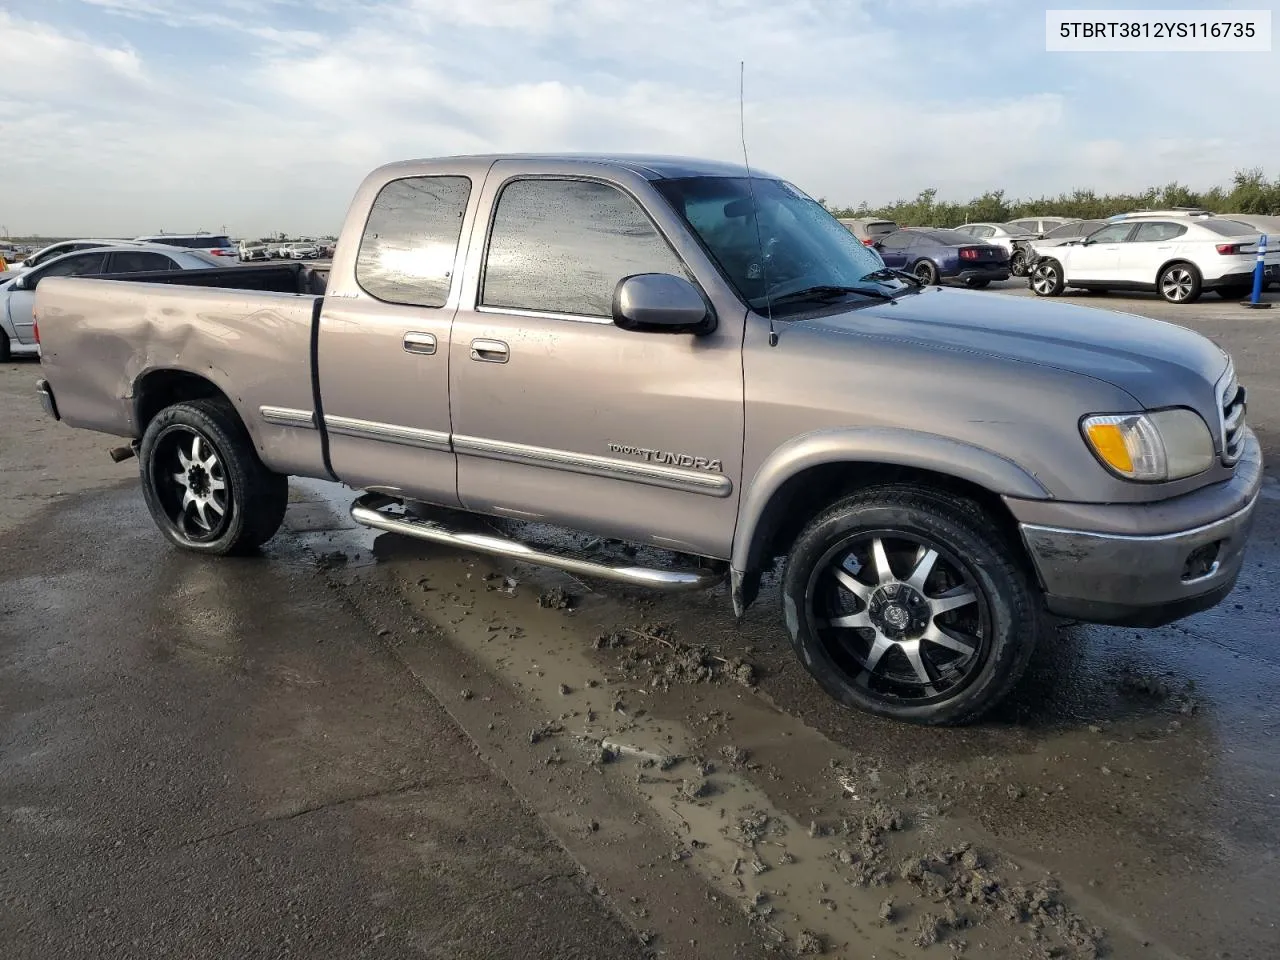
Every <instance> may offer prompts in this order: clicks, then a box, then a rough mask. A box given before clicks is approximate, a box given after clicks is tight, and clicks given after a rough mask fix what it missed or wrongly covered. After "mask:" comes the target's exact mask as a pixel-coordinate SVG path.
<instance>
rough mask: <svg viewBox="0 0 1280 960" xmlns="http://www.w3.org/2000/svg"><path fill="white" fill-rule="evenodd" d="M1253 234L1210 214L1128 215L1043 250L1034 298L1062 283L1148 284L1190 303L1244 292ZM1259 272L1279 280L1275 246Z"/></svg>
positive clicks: (1034, 271)
mask: <svg viewBox="0 0 1280 960" xmlns="http://www.w3.org/2000/svg"><path fill="white" fill-rule="evenodd" d="M1258 239H1259V237H1258V233H1257V231H1254V230H1251V229H1249V228H1247V227H1245V226H1244V225H1243V224H1240V223H1236V222H1234V221H1232V220H1226V219H1220V218H1216V217H1209V218H1196V219H1192V218H1189V217H1178V216H1172V217H1162V216H1147V217H1129V218H1126V219H1124V220H1120V221H1117V222H1114V223H1108V224H1107V225H1106V226H1104V227H1102V228H1101V229H1100V230H1095V231H1094V232H1093V233H1091V234H1089V236H1087V237H1085V238H1083V239H1081V240H1074V241H1069V242H1067V243H1064V244H1062V245H1061V246H1058V247H1055V248H1053V249H1049V250H1045V251H1044V253H1043V254H1042V255H1040V256H1038V258H1037V259H1036V260H1035V262H1034V263H1033V264H1032V265H1031V280H1030V285H1031V289H1032V291H1033V292H1034V293H1035V294H1036V295H1037V296H1040V297H1056V296H1058V295H1059V294H1060V293H1062V291H1063V290H1065V289H1067V288H1068V287H1078V288H1080V289H1083V290H1093V291H1099V292H1104V291H1107V290H1154V291H1155V292H1157V293H1159V294H1160V296H1161V297H1163V298H1164V299H1165V300H1167V301H1168V302H1170V303H1194V302H1195V301H1196V300H1198V299H1199V298H1200V294H1201V293H1202V292H1203V291H1205V290H1214V291H1217V293H1218V295H1219V296H1221V297H1223V298H1224V299H1227V300H1235V299H1240V298H1243V297H1244V296H1246V295H1247V294H1248V293H1249V290H1250V288H1251V285H1252V281H1253V269H1254V263H1255V262H1256V260H1257V254H1258ZM1264 269H1265V272H1266V278H1267V279H1268V280H1269V281H1272V282H1274V281H1275V280H1280V249H1278V250H1276V251H1274V252H1269V253H1268V254H1267V258H1266V265H1265V267H1264Z"/></svg>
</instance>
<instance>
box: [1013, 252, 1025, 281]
mask: <svg viewBox="0 0 1280 960" xmlns="http://www.w3.org/2000/svg"><path fill="white" fill-rule="evenodd" d="M1009 272H1010V273H1011V274H1012V275H1013V276H1015V277H1025V276H1026V275H1027V253H1026V251H1025V250H1015V251H1013V256H1011V257H1010V258H1009Z"/></svg>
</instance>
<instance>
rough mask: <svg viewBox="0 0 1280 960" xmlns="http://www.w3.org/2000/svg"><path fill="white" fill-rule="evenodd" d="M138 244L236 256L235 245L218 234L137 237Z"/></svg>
mask: <svg viewBox="0 0 1280 960" xmlns="http://www.w3.org/2000/svg"><path fill="white" fill-rule="evenodd" d="M137 241H138V242H139V243H163V244H164V245H165V246H168V247H183V248H184V249H187V250H200V251H202V252H204V253H207V254H209V255H210V256H214V257H234V256H237V255H238V250H237V249H236V245H235V244H234V243H232V242H231V238H230V237H228V236H226V235H224V234H218V233H162V234H159V235H158V236H154V237H138V238H137Z"/></svg>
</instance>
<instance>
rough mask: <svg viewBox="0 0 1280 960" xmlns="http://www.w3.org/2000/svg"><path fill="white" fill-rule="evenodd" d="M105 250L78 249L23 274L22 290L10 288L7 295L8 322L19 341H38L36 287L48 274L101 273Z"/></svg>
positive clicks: (78, 274) (50, 275)
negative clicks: (36, 332)
mask: <svg viewBox="0 0 1280 960" xmlns="http://www.w3.org/2000/svg"><path fill="white" fill-rule="evenodd" d="M105 260H106V254H103V253H75V254H70V255H68V256H64V257H62V258H61V259H59V260H56V261H54V262H52V263H50V264H49V265H48V266H45V267H38V268H37V269H35V270H32V271H30V272H29V273H26V274H24V275H23V277H22V286H23V289H21V290H13V289H12V288H10V292H9V296H8V297H7V298H6V301H7V303H6V306H7V308H8V310H9V322H10V323H11V324H13V332H14V335H15V336H16V337H17V338H18V342H19V343H35V342H36V338H35V329H34V328H35V315H34V312H33V311H34V308H35V302H36V287H37V286H38V285H39V283H40V281H42V280H44V279H45V278H46V277H83V276H87V275H89V274H94V273H102V272H104V271H103V269H102V266H103V262H104V261H105Z"/></svg>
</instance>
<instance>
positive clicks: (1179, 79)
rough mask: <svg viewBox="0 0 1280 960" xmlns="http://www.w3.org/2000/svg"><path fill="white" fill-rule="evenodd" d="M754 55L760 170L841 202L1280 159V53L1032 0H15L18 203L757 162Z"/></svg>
mask: <svg viewBox="0 0 1280 960" xmlns="http://www.w3.org/2000/svg"><path fill="white" fill-rule="evenodd" d="M996 38H999V39H998V41H997V39H996ZM740 61H745V62H746V109H745V119H746V132H747V137H748V143H749V145H750V148H751V159H752V162H753V165H756V166H758V167H760V168H761V169H764V170H769V171H772V172H775V173H777V174H780V175H783V176H786V177H787V178H788V179H790V180H793V181H794V182H796V183H797V184H798V185H800V186H801V187H802V188H804V189H805V190H806V191H808V192H809V193H811V194H813V195H814V196H823V197H825V198H826V199H827V200H829V201H831V202H834V203H848V204H857V203H858V202H859V201H862V200H867V201H869V202H871V203H878V202H883V201H887V200H891V199H894V198H897V197H900V196H914V195H915V194H916V193H918V192H919V191H920V190H922V189H924V188H925V187H930V186H932V187H936V188H938V190H939V194H940V196H942V197H943V198H947V199H964V198H967V197H969V196H971V195H973V194H975V193H979V192H981V191H983V190H988V189H1000V188H1003V189H1005V190H1006V193H1008V194H1012V195H1026V194H1032V195H1039V194H1042V193H1052V192H1057V191H1060V190H1069V189H1072V188H1074V187H1093V188H1096V189H1119V188H1125V189H1127V188H1134V187H1140V186H1145V185H1148V184H1149V183H1152V182H1155V183H1161V182H1165V181H1168V180H1174V179H1177V180H1181V181H1182V182H1185V183H1190V184H1192V185H1196V186H1208V185H1210V184H1211V183H1216V182H1221V181H1223V180H1225V179H1227V178H1228V177H1229V176H1230V174H1231V172H1232V170H1233V169H1234V168H1235V167H1246V166H1255V165H1263V166H1267V165H1268V164H1269V163H1270V162H1271V161H1272V160H1273V158H1280V131H1278V130H1277V129H1276V128H1275V126H1274V125H1268V124H1265V123H1262V122H1260V121H1259V120H1258V118H1257V117H1256V116H1255V114H1256V113H1257V109H1256V107H1255V104H1254V100H1255V99H1256V98H1254V97H1253V96H1252V95H1251V93H1250V91H1252V90H1254V89H1268V88H1271V87H1274V86H1275V85H1276V83H1275V82H1276V80H1278V79H1280V76H1277V63H1276V59H1275V58H1274V57H1270V58H1266V57H1244V56H1241V57H1237V58H1234V59H1233V58H1230V57H1211V56H1207V55H1177V56H1166V57H1159V56H1158V55H1142V56H1138V55H1128V56H1117V55H1063V54H1047V53H1045V51H1044V14H1043V9H1042V8H1037V7H1035V6H1034V5H1031V4H1022V3H1020V4H1017V5H1011V4H1009V3H996V2H994V0H902V2H900V3H896V4H885V3H878V2H873V0H845V2H843V3H839V4H835V3H827V2H823V0H775V2H773V3H770V4H761V3H759V2H758V0H683V2H676V0H668V2H660V0H654V2H651V3H649V4H647V5H645V6H644V7H643V8H640V7H637V6H636V5H635V4H633V3H630V2H624V0H487V2H479V0H220V2H219V3H218V4H216V5H214V6H212V7H210V6H208V5H202V4H194V3H190V2H188V0H42V5H41V13H40V14H39V15H38V17H37V18H34V19H33V18H31V17H30V16H29V17H28V19H19V18H18V17H16V16H13V15H10V14H4V13H0V62H3V63H4V64H5V70H4V73H5V77H6V82H5V90H6V92H7V93H8V94H9V95H10V99H9V100H8V101H5V102H3V103H0V142H3V143H5V144H6V145H13V146H6V148H5V157H4V171H5V172H4V176H5V182H6V187H7V188H8V189H6V213H5V218H6V222H7V223H8V224H9V225H10V226H11V227H14V228H15V229H17V224H18V223H21V224H23V228H24V229H29V230H42V231H45V232H86V233H141V232H144V231H153V230H156V229H159V228H161V227H163V228H165V229H171V230H179V229H194V228H196V227H200V226H206V227H208V226H211V225H214V224H216V225H219V226H220V225H222V224H223V223H225V224H227V225H228V226H229V227H230V228H231V229H232V230H233V231H234V232H244V233H247V234H256V233H262V232H265V231H267V230H277V229H286V230H297V231H300V232H305V233H320V232H328V231H331V230H335V229H337V228H338V226H339V224H340V222H341V218H342V216H343V214H344V213H345V210H346V206H347V204H348V203H349V201H350V197H351V193H352V191H353V190H354V188H355V186H356V185H357V184H358V183H359V180H360V178H361V177H363V176H364V175H365V174H366V173H367V172H368V171H369V169H370V168H372V167H373V166H375V165H377V164H379V163H382V162H385V161H390V160H397V159H403V158H406V157H416V156H432V155H442V154H453V153H476V152H490V151H556V150H566V151H579V150H587V151H626V152H660V153H680V154H693V155H700V156H707V157H713V158H723V159H736V158H738V157H740V156H741V143H740V133H739V128H738V123H739V104H738V82H739V62H740ZM1224 90H1229V91H1239V94H1240V95H1239V96H1234V95H1233V96H1230V97H1223V96H1222V93H1223V91H1224ZM1273 166H1274V164H1273ZM1273 172H1280V170H1273Z"/></svg>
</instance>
